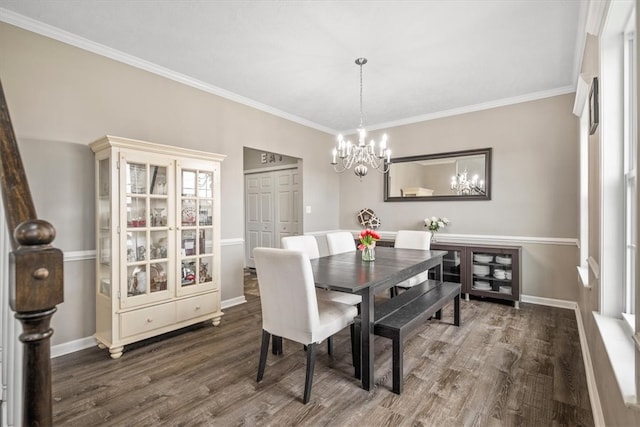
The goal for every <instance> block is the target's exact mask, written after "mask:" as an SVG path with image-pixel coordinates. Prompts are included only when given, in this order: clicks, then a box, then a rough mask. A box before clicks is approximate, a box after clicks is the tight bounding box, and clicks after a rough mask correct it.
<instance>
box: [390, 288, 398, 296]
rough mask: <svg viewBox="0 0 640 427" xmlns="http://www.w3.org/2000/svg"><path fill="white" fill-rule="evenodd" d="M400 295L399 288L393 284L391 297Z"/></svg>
mask: <svg viewBox="0 0 640 427" xmlns="http://www.w3.org/2000/svg"><path fill="white" fill-rule="evenodd" d="M397 295H398V288H397V287H396V286H392V287H390V288H389V298H393V297H395V296H397Z"/></svg>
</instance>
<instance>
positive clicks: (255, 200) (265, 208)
mask: <svg viewBox="0 0 640 427" xmlns="http://www.w3.org/2000/svg"><path fill="white" fill-rule="evenodd" d="M273 179H274V175H273V173H272V172H263V173H257V174H249V175H245V222H246V224H245V230H246V231H245V260H246V264H247V267H251V268H255V263H254V260H253V249H254V248H255V247H257V246H263V247H275V245H274V241H275V240H274V237H275V236H274V232H275V225H274V214H275V212H274V211H275V208H274V187H273Z"/></svg>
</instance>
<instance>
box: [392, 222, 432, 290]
mask: <svg viewBox="0 0 640 427" xmlns="http://www.w3.org/2000/svg"><path fill="white" fill-rule="evenodd" d="M393 246H394V247H395V248H403V249H420V250H423V251H428V250H429V249H430V248H431V232H430V231H418V230H398V232H397V233H396V240H395V242H394V244H393ZM428 278H429V271H428V270H426V271H423V272H421V273H418V274H416V275H415V276H413V277H410V278H408V279H407V280H405V281H403V282H400V283H398V284H397V285H395V286H394V288H393V289H394V290H393V292H391V294H392V295H394V294H397V293H398V288H401V289H408V288H412V287H414V286H415V285H417V284H419V283H422V282H424V281H425V280H427V279H428Z"/></svg>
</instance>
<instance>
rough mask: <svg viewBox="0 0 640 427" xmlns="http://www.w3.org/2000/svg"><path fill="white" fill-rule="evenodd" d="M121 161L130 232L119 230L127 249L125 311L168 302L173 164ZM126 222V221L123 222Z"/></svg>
mask: <svg viewBox="0 0 640 427" xmlns="http://www.w3.org/2000/svg"><path fill="white" fill-rule="evenodd" d="M125 156H126V157H123V158H122V159H121V168H124V171H122V170H121V187H122V188H124V189H125V191H124V193H123V196H122V197H123V198H124V203H122V204H121V205H122V206H123V209H124V212H123V213H121V215H122V217H123V218H125V219H126V229H125V230H121V232H120V235H121V244H122V247H124V250H123V252H122V253H123V254H125V257H123V258H124V260H123V262H124V266H126V268H123V269H122V270H123V272H124V275H125V277H124V280H123V282H122V283H123V284H124V285H125V286H126V290H123V293H124V294H125V295H126V298H122V299H121V300H122V303H121V304H122V306H123V307H132V306H136V305H141V304H146V303H149V302H153V301H158V300H162V299H167V298H170V296H171V294H170V293H171V290H172V283H171V281H170V274H168V273H169V272H170V271H171V268H172V262H171V259H170V256H169V253H168V249H169V248H170V247H171V242H172V241H173V237H172V236H173V234H172V227H171V221H170V212H171V211H170V209H169V208H170V206H171V203H172V200H173V197H172V196H171V192H170V187H169V183H170V182H171V180H170V178H171V166H172V162H171V161H169V160H166V159H164V158H161V157H159V158H153V157H151V156H146V157H145V158H137V157H136V156H133V155H129V156H127V155H126V154H125ZM123 222H124V221H123Z"/></svg>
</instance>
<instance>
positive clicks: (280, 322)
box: [253, 248, 358, 404]
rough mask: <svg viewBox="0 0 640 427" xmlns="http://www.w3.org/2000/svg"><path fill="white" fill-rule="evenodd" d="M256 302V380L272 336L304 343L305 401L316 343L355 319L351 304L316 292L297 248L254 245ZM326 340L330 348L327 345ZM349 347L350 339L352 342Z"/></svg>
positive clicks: (306, 262)
mask: <svg viewBox="0 0 640 427" xmlns="http://www.w3.org/2000/svg"><path fill="white" fill-rule="evenodd" d="M253 256H254V259H255V263H256V273H257V276H258V286H259V288H260V304H261V307H262V346H261V348H260V362H259V365H258V376H257V381H258V382H260V381H262V377H263V375H264V370H265V366H266V362H267V353H268V349H269V340H270V339H271V336H273V337H274V339H276V337H282V338H286V339H289V340H292V341H296V342H298V343H301V344H303V345H305V346H307V370H306V377H305V386H304V398H303V402H304V403H305V404H306V403H308V402H309V398H310V396H311V385H312V382H313V370H314V365H315V358H316V351H317V347H318V344H319V343H320V342H322V341H323V340H325V339H326V340H331V337H332V336H333V335H334V334H336V333H337V332H340V331H341V330H342V329H344V328H345V327H347V326H349V325H351V324H352V323H353V320H354V318H355V317H356V315H357V313H358V312H357V310H356V308H355V307H354V306H352V305H347V304H341V303H337V302H332V301H324V300H320V299H317V298H316V291H315V285H314V281H313V271H312V269H311V263H310V262H309V256H308V255H307V254H306V253H304V252H301V251H292V250H286V249H275V248H255V249H254V250H253ZM331 347H332V346H331V342H329V349H331ZM352 347H353V345H352Z"/></svg>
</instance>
